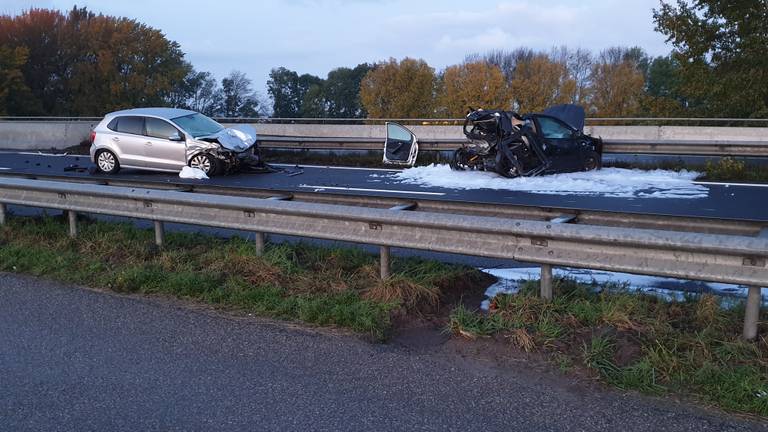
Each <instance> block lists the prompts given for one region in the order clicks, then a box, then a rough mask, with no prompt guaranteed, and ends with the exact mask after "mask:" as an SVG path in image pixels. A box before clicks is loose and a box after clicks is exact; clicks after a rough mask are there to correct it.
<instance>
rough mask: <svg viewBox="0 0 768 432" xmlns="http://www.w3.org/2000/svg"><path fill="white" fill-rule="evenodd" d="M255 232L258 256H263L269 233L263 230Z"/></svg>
mask: <svg viewBox="0 0 768 432" xmlns="http://www.w3.org/2000/svg"><path fill="white" fill-rule="evenodd" d="M253 234H254V235H255V238H254V243H255V247H256V256H262V255H264V249H265V248H266V245H267V235H266V234H264V233H263V232H255V233H253Z"/></svg>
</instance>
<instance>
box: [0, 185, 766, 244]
mask: <svg viewBox="0 0 768 432" xmlns="http://www.w3.org/2000/svg"><path fill="white" fill-rule="evenodd" d="M0 177H8V178H21V179H28V180H47V181H57V182H69V183H76V184H94V185H102V186H118V187H130V188H144V189H159V190H170V191H180V192H185V193H199V194H214V195H224V196H239V197H248V198H271V199H276V198H280V199H281V200H286V201H294V202H296V201H300V202H308V203H318V204H341V205H347V206H358V207H370V208H384V209H387V208H394V207H407V208H408V209H409V210H410V211H424V212H433V213H446V214H460V215H473V216H488V217H497V218H507V219H526V220H534V221H552V220H565V221H567V222H565V223H569V224H585V225H599V226H607V227H627V228H643V229H658V230H667V231H684V232H697V233H706V234H733V235H742V236H757V235H759V234H761V233H762V232H768V222H765V221H757V220H743V219H722V218H715V217H689V216H674V215H664V214H658V213H655V214H643V213H637V212H617V211H605V210H589V209H582V208H571V207H556V206H546V207H542V206H535V205H521V204H507V203H504V204H496V205H488V203H485V202H471V201H450V200H440V199H430V198H424V197H419V198H394V197H389V196H374V195H362V194H349V193H333V192H328V191H324V192H322V193H318V192H314V191H312V192H301V191H295V190H291V189H280V188H270V189H259V188H254V187H232V186H216V185H210V184H193V183H188V182H175V181H167V180H163V181H157V180H155V181H153V180H144V179H142V180H140V179H136V178H130V179H128V178H120V177H111V176H82V177H79V176H68V175H60V174H23V173H15V172H8V171H0Z"/></svg>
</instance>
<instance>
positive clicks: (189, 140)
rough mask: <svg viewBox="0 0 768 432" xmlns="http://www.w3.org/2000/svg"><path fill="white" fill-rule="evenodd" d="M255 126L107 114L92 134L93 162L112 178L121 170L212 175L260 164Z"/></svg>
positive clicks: (169, 114)
mask: <svg viewBox="0 0 768 432" xmlns="http://www.w3.org/2000/svg"><path fill="white" fill-rule="evenodd" d="M255 144H256V131H255V129H254V128H253V127H252V126H249V125H241V126H238V127H237V128H225V127H224V126H222V125H221V124H219V123H217V122H216V121H214V120H212V119H210V118H208V117H206V116H204V115H203V114H200V113H198V112H195V111H189V110H184V109H177V108H136V109H130V110H124V111H116V112H113V113H109V114H107V115H106V116H105V117H104V119H103V120H102V121H101V122H99V124H98V125H96V127H95V128H94V129H93V131H92V132H91V150H90V153H91V160H92V161H93V163H94V164H96V168H97V169H98V170H99V171H101V172H105V173H108V174H113V173H116V172H117V171H119V170H120V168H121V167H122V168H138V169H145V170H152V171H173V172H179V171H180V170H181V169H182V168H183V167H184V166H190V167H193V168H199V169H201V170H202V171H203V172H205V173H206V174H207V175H209V176H211V175H216V174H221V173H225V172H229V171H231V170H234V169H237V168H238V167H240V166H241V165H243V164H253V163H254V162H258V154H257V153H256V151H255Z"/></svg>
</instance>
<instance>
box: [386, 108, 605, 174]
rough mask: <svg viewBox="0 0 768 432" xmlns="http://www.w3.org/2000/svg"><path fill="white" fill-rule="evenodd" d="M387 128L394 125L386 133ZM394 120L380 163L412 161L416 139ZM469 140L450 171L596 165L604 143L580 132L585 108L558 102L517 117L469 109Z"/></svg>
mask: <svg viewBox="0 0 768 432" xmlns="http://www.w3.org/2000/svg"><path fill="white" fill-rule="evenodd" d="M390 129H392V130H391V131H390ZM400 129H405V128H404V127H403V126H400V125H398V124H396V123H389V124H387V140H386V144H385V149H384V153H385V154H384V162H385V163H396V164H402V165H413V164H414V163H415V161H416V152H417V151H418V143H417V142H416V137H415V136H413V134H412V133H410V131H408V130H407V129H405V131H407V132H408V133H409V134H410V135H411V136H412V141H409V140H408V139H407V138H406V135H405V134H404V133H403V132H402V130H400ZM463 131H464V135H465V136H466V137H467V138H468V139H469V140H470V142H469V143H468V144H464V145H462V146H461V147H460V148H458V149H456V150H455V151H454V152H453V155H452V158H451V161H450V166H451V168H452V169H454V170H458V171H463V170H481V171H495V172H497V173H498V174H500V175H502V176H505V177H519V176H536V175H542V174H554V173H563V172H573V171H589V170H594V169H599V168H600V167H601V165H602V152H603V143H602V140H601V139H600V138H594V137H592V136H589V135H587V134H585V133H584V109H583V108H582V107H580V106H577V105H569V104H567V105H557V106H554V107H551V108H548V109H547V110H545V111H544V112H542V113H534V114H526V115H524V116H520V115H518V114H517V113H515V112H511V111H499V110H473V111H471V112H470V113H469V114H467V117H466V119H465V121H464V127H463Z"/></svg>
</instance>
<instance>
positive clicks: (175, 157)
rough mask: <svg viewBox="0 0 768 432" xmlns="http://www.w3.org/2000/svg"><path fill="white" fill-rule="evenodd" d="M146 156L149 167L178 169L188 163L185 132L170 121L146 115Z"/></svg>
mask: <svg viewBox="0 0 768 432" xmlns="http://www.w3.org/2000/svg"><path fill="white" fill-rule="evenodd" d="M145 125H146V131H147V133H146V142H145V147H144V157H145V158H146V163H147V168H154V169H162V170H173V171H178V170H181V168H182V167H183V166H184V165H186V164H187V146H186V142H185V140H184V138H185V137H184V134H183V133H182V132H181V131H180V130H178V129H177V128H176V127H175V126H173V125H172V124H170V123H169V122H167V121H165V120H163V119H159V118H155V117H146V120H145Z"/></svg>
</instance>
